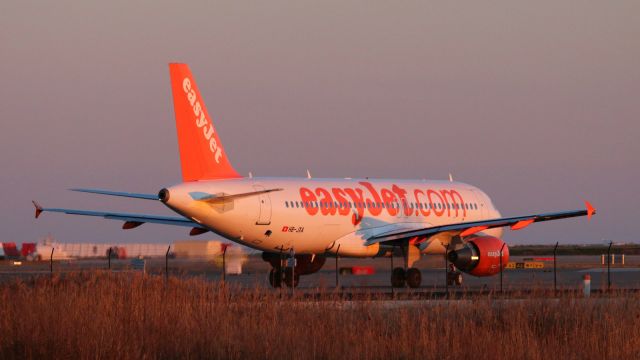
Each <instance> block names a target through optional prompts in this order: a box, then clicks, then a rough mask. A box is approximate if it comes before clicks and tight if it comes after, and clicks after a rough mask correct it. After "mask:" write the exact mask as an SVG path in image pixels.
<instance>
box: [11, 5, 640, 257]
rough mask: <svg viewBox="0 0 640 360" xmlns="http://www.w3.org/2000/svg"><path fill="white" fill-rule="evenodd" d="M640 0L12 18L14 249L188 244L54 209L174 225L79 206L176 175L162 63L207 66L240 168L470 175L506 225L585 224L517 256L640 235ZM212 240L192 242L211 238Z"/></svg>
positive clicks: (205, 88)
mask: <svg viewBox="0 0 640 360" xmlns="http://www.w3.org/2000/svg"><path fill="white" fill-rule="evenodd" d="M638 13H640V3H638V2H634V1H617V2H594V3H583V2H573V1H565V0H561V1H541V2H535V3H526V2H525V3H513V2H510V1H494V2H490V4H487V3H478V2H460V3H458V2H456V3H450V2H443V3H441V2H423V1H409V2H401V3H396V2H383V1H339V2H338V1H335V2H334V1H329V2H304V1H303V2H300V1H271V2H256V3H252V4H249V3H240V2H223V1H215V2H208V1H198V2H180V3H175V2H166V1H159V2H150V3H148V4H144V3H131V2H121V1H115V2H105V3H98V4H90V3H86V2H69V1H62V2H55V3H41V2H31V1H26V2H24V1H13V0H10V1H5V2H3V3H2V4H0V20H1V21H0V27H1V31H0V44H1V47H0V49H2V55H3V56H2V64H3V66H2V67H1V69H0V75H1V77H2V79H3V81H2V83H1V84H0V104H1V106H0V116H1V119H2V120H1V121H2V128H1V129H0V130H1V131H0V153H1V155H0V166H1V167H0V168H1V169H2V171H1V172H0V174H1V175H0V179H1V181H0V185H2V199H3V201H2V202H0V219H1V220H0V225H1V228H2V231H1V232H0V242H5V241H15V242H33V241H37V240H38V238H40V237H43V236H46V235H47V234H49V233H50V234H52V235H53V236H54V237H55V238H56V239H57V240H58V241H63V242H122V243H127V242H158V243H160V242H162V243H168V242H173V241H175V240H177V239H185V238H189V236H188V228H177V227H170V226H163V225H153V224H145V225H143V226H141V227H139V228H137V229H134V230H127V231H123V230H121V229H120V227H121V225H122V223H121V222H118V221H112V220H105V219H100V218H89V217H81V216H68V215H62V214H53V213H45V214H43V215H42V216H41V218H40V219H38V220H35V219H34V218H33V211H34V209H33V206H32V204H31V200H37V201H39V202H40V203H41V204H42V205H44V206H46V207H65V208H77V209H89V210H114V211H126V212H141V213H149V214H165V215H169V214H173V213H172V212H171V211H169V210H168V209H166V208H165V207H164V206H163V205H162V204H160V203H154V202H149V201H144V200H133V199H118V198H110V197H104V196H98V195H91V194H79V193H74V192H70V191H67V190H66V189H68V188H73V187H94V188H105V189H113V190H121V191H133V192H144V193H156V192H157V191H158V190H159V189H161V188H163V187H165V186H170V185H172V184H175V183H178V182H180V179H181V176H180V165H179V161H178V147H177V141H176V135H175V124H174V118H173V105H172V101H171V92H170V86H169V74H168V66H167V64H168V63H170V62H186V63H188V64H189V65H190V67H191V70H192V72H193V75H194V76H195V78H196V80H197V82H198V85H199V87H200V91H201V93H202V96H203V98H204V101H205V102H206V104H207V106H208V109H209V112H210V115H211V116H212V117H213V119H214V123H215V126H216V130H217V131H218V132H219V134H220V136H221V139H222V142H223V144H224V146H225V150H226V151H227V153H228V156H229V158H230V160H231V162H232V164H233V165H234V166H235V168H236V169H237V170H238V171H239V172H240V173H242V174H244V175H246V174H248V173H249V172H252V173H253V175H254V176H300V177H304V176H306V169H309V170H310V171H311V173H312V175H313V176H314V177H318V178H319V177H367V176H369V177H384V178H416V179H421V178H430V179H431V178H432V179H446V178H447V177H448V174H449V173H452V174H453V176H454V178H455V179H456V180H459V181H463V182H467V183H470V184H473V185H475V186H478V187H479V188H481V189H482V190H483V191H485V192H486V193H488V194H489V195H490V196H491V197H492V199H493V201H494V203H495V205H496V206H497V207H498V209H499V210H500V211H501V213H502V214H503V215H505V216H511V215H513V216H516V215H525V214H533V213H537V212H548V211H555V210H571V209H580V208H583V206H584V205H583V200H589V201H591V202H592V203H593V204H594V206H595V207H596V208H597V209H598V214H597V215H596V216H594V218H593V219H592V221H590V222H587V220H586V218H578V219H569V220H560V221H553V222H548V223H541V224H534V225H532V226H531V227H529V228H527V229H525V230H522V231H517V232H513V231H509V230H506V231H505V240H506V242H507V243H508V244H510V245H516V244H539V243H555V242H556V241H559V242H560V243H566V244H574V243H575V244H581V243H602V241H603V239H606V240H607V241H608V240H613V241H615V242H634V241H636V236H635V235H633V234H634V232H635V231H634V230H633V221H635V219H637V218H640V210H639V208H640V196H639V195H638V194H639V190H638V185H637V184H636V181H635V180H636V179H637V178H638V177H639V175H640V166H639V165H640V161H639V160H638V155H639V154H640V145H639V144H638V135H639V134H640V123H639V121H640V116H639V115H640V100H639V99H638V95H639V94H640V67H639V66H638V64H640V41H638V35H640V22H639V21H637V16H636V15H637V14H638ZM214 237H215V236H214V235H212V234H211V233H208V234H206V235H201V236H197V237H193V239H210V238H214Z"/></svg>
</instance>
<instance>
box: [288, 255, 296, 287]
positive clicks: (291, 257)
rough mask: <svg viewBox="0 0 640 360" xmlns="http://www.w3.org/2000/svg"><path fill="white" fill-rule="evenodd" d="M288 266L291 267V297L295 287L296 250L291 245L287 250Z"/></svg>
mask: <svg viewBox="0 0 640 360" xmlns="http://www.w3.org/2000/svg"><path fill="white" fill-rule="evenodd" d="M289 261H290V262H289V264H287V265H289V267H290V268H291V278H290V279H291V297H293V296H294V295H295V288H296V274H295V271H296V251H295V249H294V248H293V247H291V250H289Z"/></svg>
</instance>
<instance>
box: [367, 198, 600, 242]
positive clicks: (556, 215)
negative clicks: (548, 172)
mask: <svg viewBox="0 0 640 360" xmlns="http://www.w3.org/2000/svg"><path fill="white" fill-rule="evenodd" d="M585 205H586V207H587V208H586V209H585V210H572V211H561V212H552V213H545V214H537V215H527V216H518V217H509V218H499V219H489V220H481V221H471V222H463V223H457V224H449V225H441V226H433V227H427V228H423V229H414V230H403V231H397V232H392V233H385V234H380V235H376V236H373V237H371V238H369V239H368V240H367V242H366V245H371V244H375V243H382V242H388V241H401V240H408V239H412V238H416V237H428V236H431V235H435V234H437V233H441V232H451V233H453V234H455V235H460V236H461V237H465V236H469V235H473V234H475V233H478V232H481V231H484V230H487V229H492V228H497V227H504V226H510V227H511V230H520V229H524V228H525V227H527V226H529V225H531V224H533V223H534V222H542V221H550V220H559V219H566V218H572V217H577V216H587V217H588V218H589V219H591V216H593V214H595V213H596V209H595V208H594V207H593V206H592V205H591V204H590V203H589V202H588V201H585Z"/></svg>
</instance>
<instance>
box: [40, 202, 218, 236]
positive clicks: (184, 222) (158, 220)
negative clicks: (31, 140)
mask: <svg viewBox="0 0 640 360" xmlns="http://www.w3.org/2000/svg"><path fill="white" fill-rule="evenodd" d="M33 205H34V206H35V207H36V218H38V217H39V216H40V214H42V213H43V212H59V213H65V214H70V215H84V216H97V217H102V218H105V219H110V220H120V221H124V224H123V225H122V228H123V229H133V228H135V227H138V226H140V225H142V224H144V223H152V224H165V225H173V226H185V227H190V228H193V229H192V230H191V235H197V234H198V233H199V234H202V233H204V232H206V231H208V230H207V229H206V228H205V227H204V226H202V225H200V224H198V223H196V222H194V221H192V220H189V219H187V218H184V217H176V216H162V215H146V214H131V213H117V212H109V211H90V210H75V209H59V208H43V207H42V206H40V204H38V203H37V202H35V201H33Z"/></svg>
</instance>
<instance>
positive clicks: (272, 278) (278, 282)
mask: <svg viewBox="0 0 640 360" xmlns="http://www.w3.org/2000/svg"><path fill="white" fill-rule="evenodd" d="M269 285H271V287H274V288H279V287H281V286H282V272H281V271H280V270H278V269H274V268H271V271H269Z"/></svg>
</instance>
